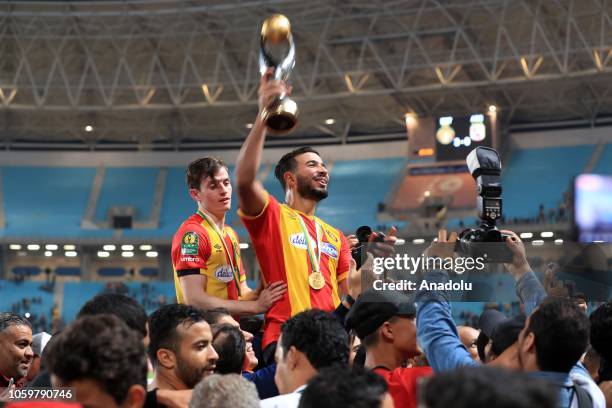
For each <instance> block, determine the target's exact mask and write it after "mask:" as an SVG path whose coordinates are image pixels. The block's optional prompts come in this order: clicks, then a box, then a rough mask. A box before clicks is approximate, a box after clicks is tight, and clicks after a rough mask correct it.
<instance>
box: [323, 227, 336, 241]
mask: <svg viewBox="0 0 612 408" xmlns="http://www.w3.org/2000/svg"><path fill="white" fill-rule="evenodd" d="M325 233H326V234H327V238H328V239H329V240H330V241H333V242H334V243H336V244H337V243H338V237H337V236H336V234H334V233H333V232H331V231H330V230H328V229H325Z"/></svg>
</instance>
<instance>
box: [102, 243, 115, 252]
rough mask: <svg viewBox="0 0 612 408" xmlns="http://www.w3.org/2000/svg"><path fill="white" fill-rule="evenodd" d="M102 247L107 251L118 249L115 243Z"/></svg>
mask: <svg viewBox="0 0 612 408" xmlns="http://www.w3.org/2000/svg"><path fill="white" fill-rule="evenodd" d="M102 249H103V250H105V251H114V250H115V249H117V247H116V246H115V245H113V244H106V245H104V246H103V247H102Z"/></svg>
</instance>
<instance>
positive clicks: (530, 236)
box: [520, 232, 533, 239]
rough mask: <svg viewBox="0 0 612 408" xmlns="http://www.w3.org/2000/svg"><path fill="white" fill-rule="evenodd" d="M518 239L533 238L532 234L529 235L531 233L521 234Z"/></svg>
mask: <svg viewBox="0 0 612 408" xmlns="http://www.w3.org/2000/svg"><path fill="white" fill-rule="evenodd" d="M520 237H521V239H529V238H533V233H531V232H521V235H520Z"/></svg>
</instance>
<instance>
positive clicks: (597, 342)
mask: <svg viewBox="0 0 612 408" xmlns="http://www.w3.org/2000/svg"><path fill="white" fill-rule="evenodd" d="M590 321H591V345H592V346H593V348H594V349H595V351H596V352H597V353H598V354H599V355H600V356H602V357H603V358H604V359H605V360H606V361H609V362H611V363H612V302H606V303H602V304H601V305H600V306H599V307H598V308H597V309H595V311H593V313H591V316H590Z"/></svg>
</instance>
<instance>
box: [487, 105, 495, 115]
mask: <svg viewBox="0 0 612 408" xmlns="http://www.w3.org/2000/svg"><path fill="white" fill-rule="evenodd" d="M489 112H491V113H493V112H497V106H495V105H489Z"/></svg>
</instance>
